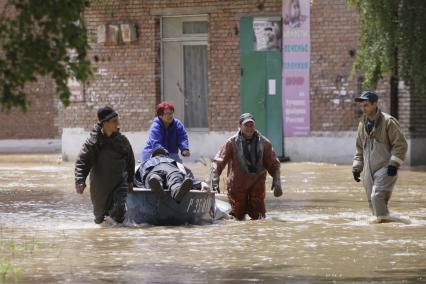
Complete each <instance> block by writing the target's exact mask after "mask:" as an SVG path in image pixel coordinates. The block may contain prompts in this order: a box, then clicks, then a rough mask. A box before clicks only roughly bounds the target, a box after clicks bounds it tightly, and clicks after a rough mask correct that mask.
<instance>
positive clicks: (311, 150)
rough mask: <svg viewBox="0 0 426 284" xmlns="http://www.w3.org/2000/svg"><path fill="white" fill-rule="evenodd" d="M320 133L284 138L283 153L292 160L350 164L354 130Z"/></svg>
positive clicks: (354, 135)
mask: <svg viewBox="0 0 426 284" xmlns="http://www.w3.org/2000/svg"><path fill="white" fill-rule="evenodd" d="M321 135H322V136H309V137H288V138H284V153H285V155H286V156H289V157H290V160H291V161H294V162H307V161H309V162H324V163H334V164H352V159H353V156H354V154H355V139H356V133H355V132H345V133H344V134H342V133H338V135H335V134H334V135H333V134H330V133H328V134H326V133H322V134H321ZM327 135H328V136H327Z"/></svg>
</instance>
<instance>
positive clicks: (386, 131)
mask: <svg viewBox="0 0 426 284" xmlns="http://www.w3.org/2000/svg"><path fill="white" fill-rule="evenodd" d="M378 99H379V98H378V96H377V94H376V93H374V92H371V91H365V92H363V93H362V94H361V96H359V97H358V98H355V102H358V103H360V104H361V108H362V111H363V113H364V115H363V117H362V118H361V120H360V122H359V125H358V134H357V138H356V153H355V157H354V161H353V165H352V173H353V177H354V179H355V181H356V182H360V181H361V179H360V177H361V172H362V171H364V188H365V191H366V193H367V198H368V203H369V205H370V208H371V211H372V213H373V215H374V216H376V217H377V222H379V223H380V222H386V221H389V209H388V202H389V200H390V197H391V195H392V191H393V188H394V186H395V183H396V180H397V172H398V168H399V167H400V165H401V164H402V163H403V162H404V159H405V154H406V152H407V141H406V139H405V137H404V134H403V133H402V131H401V127H400V126H399V123H398V121H397V120H396V119H395V118H394V117H392V116H391V115H389V114H387V113H384V112H381V111H380V109H379V108H378V106H377V102H378Z"/></svg>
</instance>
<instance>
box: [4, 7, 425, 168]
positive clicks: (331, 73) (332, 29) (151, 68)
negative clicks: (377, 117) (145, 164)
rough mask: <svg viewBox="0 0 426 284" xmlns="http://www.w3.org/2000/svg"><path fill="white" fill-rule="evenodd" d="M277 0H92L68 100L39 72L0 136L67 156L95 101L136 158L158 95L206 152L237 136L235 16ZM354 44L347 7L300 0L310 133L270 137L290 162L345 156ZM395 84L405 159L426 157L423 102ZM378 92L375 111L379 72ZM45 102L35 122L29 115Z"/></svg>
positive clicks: (352, 118)
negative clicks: (85, 58) (83, 75)
mask: <svg viewBox="0 0 426 284" xmlns="http://www.w3.org/2000/svg"><path fill="white" fill-rule="evenodd" d="M282 7H283V0H249V1H246V0H234V1H221V0H207V1H203V0H190V1H181V0H175V1H154V0H146V1H145V0H144V1H132V0H126V1H115V0H110V1H98V2H93V3H92V5H91V7H90V8H89V9H88V10H87V12H86V14H85V18H86V23H87V27H88V29H89V39H90V46H91V50H90V52H89V56H90V59H91V61H92V63H93V66H94V67H95V69H96V78H95V79H94V80H93V81H92V82H90V83H89V84H87V85H85V86H82V85H79V84H78V83H74V84H72V86H71V87H72V90H73V97H72V101H73V102H72V103H71V105H70V106H69V107H67V108H63V107H62V106H61V105H60V103H59V102H58V100H57V98H56V96H55V94H54V90H53V87H52V85H51V84H49V80H47V79H45V80H44V81H41V82H40V83H39V84H38V85H40V86H44V87H42V88H40V87H37V86H35V87H33V88H32V89H31V90H32V91H31V93H32V96H31V98H32V101H35V102H36V103H34V104H33V105H31V107H30V111H29V112H28V113H26V114H22V113H21V112H19V111H13V112H12V113H0V120H1V121H6V122H7V125H8V127H7V128H8V129H9V126H10V129H9V130H8V131H6V133H3V134H0V135H2V136H0V138H1V139H3V141H5V140H8V139H32V138H38V139H59V140H60V141H61V149H62V153H63V157H64V159H68V160H73V159H75V157H76V155H77V154H78V151H79V148H80V146H81V144H82V142H83V141H84V139H85V138H86V137H87V134H88V132H89V131H90V129H91V128H92V126H93V124H94V123H95V122H96V110H97V109H98V108H99V107H101V106H104V105H110V106H112V107H114V108H115V109H116V110H117V111H118V112H119V114H120V117H121V130H122V131H123V132H124V133H125V134H126V135H127V136H128V137H129V139H130V141H131V143H132V145H133V148H134V151H135V153H136V155H137V156H138V157H139V153H140V151H141V149H142V147H143V146H144V144H145V141H146V138H147V135H148V130H149V127H150V124H151V121H152V119H153V118H154V115H155V106H156V104H158V103H159V102H160V101H162V100H165V99H167V100H172V101H173V102H174V103H175V105H176V116H177V117H178V118H180V119H181V120H183V121H184V122H185V124H186V126H187V127H188V129H189V136H190V148H191V152H192V153H193V157H192V159H199V158H202V157H211V156H213V155H214V154H215V152H216V151H217V150H218V149H219V147H220V146H221V144H222V143H223V142H224V140H225V139H226V138H227V137H229V136H230V135H232V134H234V133H235V131H236V130H237V128H238V117H239V115H240V113H241V111H242V106H241V94H240V90H241V85H240V82H241V76H243V71H242V68H241V52H240V50H241V45H240V43H241V39H242V37H243V36H244V35H243V34H242V29H241V19H242V18H243V17H260V18H262V17H263V18H274V19H276V18H277V17H278V18H281V17H282V11H283V9H282ZM332 15H336V16H332ZM337 15H338V16H337ZM357 41H358V24H357V17H356V13H355V11H354V10H353V9H352V8H349V7H348V6H347V4H346V1H345V0H333V1H326V2H324V3H322V2H320V1H314V2H313V4H311V5H310V78H309V79H310V85H309V102H310V131H309V136H307V137H286V135H285V134H284V139H283V140H282V141H283V143H282V145H280V146H282V150H283V153H284V155H285V156H288V157H290V159H291V160H293V161H319V162H334V163H350V162H351V160H352V157H353V153H354V150H355V149H354V148H355V135H356V133H355V130H356V127H357V121H358V119H359V117H360V116H361V111H360V109H359V106H358V105H357V104H355V103H354V101H353V99H354V97H356V96H358V95H359V93H360V92H361V91H362V89H361V82H362V78H361V77H357V76H351V69H352V63H353V60H354V58H355V55H356V50H357ZM400 87H401V88H400V96H399V100H398V107H399V113H398V117H399V120H400V123H401V126H402V128H403V130H404V132H405V134H406V136H407V138H408V139H409V145H410V146H409V156H408V164H410V165H416V164H426V157H424V156H426V155H424V153H425V146H423V145H426V127H425V122H426V117H425V115H424V113H426V112H425V111H426V103H425V102H423V100H421V99H420V98H412V97H411V96H410V95H409V93H408V92H406V91H405V89H404V86H403V83H401V84H400ZM377 91H378V93H379V95H380V106H381V109H382V110H383V111H385V112H389V111H390V99H389V86H388V84H387V80H384V81H383V83H382V84H381V85H380V87H379V89H378V90H377ZM285 92H286V91H285V88H284V90H283V93H285ZM283 96H285V95H283ZM41 98H43V99H41ZM43 111H45V113H46V116H45V119H44V120H43V121H42V122H40V123H42V124H40V125H38V124H37V123H39V122H38V121H37V119H36V118H35V116H37V114H39V113H40V112H43ZM36 121H37V122H36ZM32 123H33V126H32V127H31V130H30V131H28V127H29V126H28V125H31V124H32ZM34 123H36V124H34ZM40 129H43V131H40ZM36 130H38V131H36ZM0 145H1V142H0ZM275 147H277V146H275ZM278 147H279V146H278Z"/></svg>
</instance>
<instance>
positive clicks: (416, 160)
mask: <svg viewBox="0 0 426 284" xmlns="http://www.w3.org/2000/svg"><path fill="white" fill-rule="evenodd" d="M405 164H407V165H410V166H424V165H426V138H411V139H408V153H407V158H406V162H405Z"/></svg>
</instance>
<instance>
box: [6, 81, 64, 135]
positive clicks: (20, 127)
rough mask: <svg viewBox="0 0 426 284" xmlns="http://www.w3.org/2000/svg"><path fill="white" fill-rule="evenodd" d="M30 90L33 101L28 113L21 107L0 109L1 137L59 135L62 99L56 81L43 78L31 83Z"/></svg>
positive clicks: (28, 89) (29, 99)
mask: <svg viewBox="0 0 426 284" xmlns="http://www.w3.org/2000/svg"><path fill="white" fill-rule="evenodd" d="M26 90H27V92H28V94H29V96H28V101H29V103H30V105H29V107H28V111H27V112H26V113H23V112H22V111H21V110H20V109H13V110H11V111H9V112H7V111H0V121H1V125H2V131H0V139H34V138H43V139H47V138H59V137H60V136H61V130H62V119H61V115H59V114H58V105H59V101H58V98H57V96H56V92H55V90H54V84H53V82H52V80H50V79H48V78H41V79H39V82H37V83H35V84H31V85H28V86H27V87H26Z"/></svg>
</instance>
